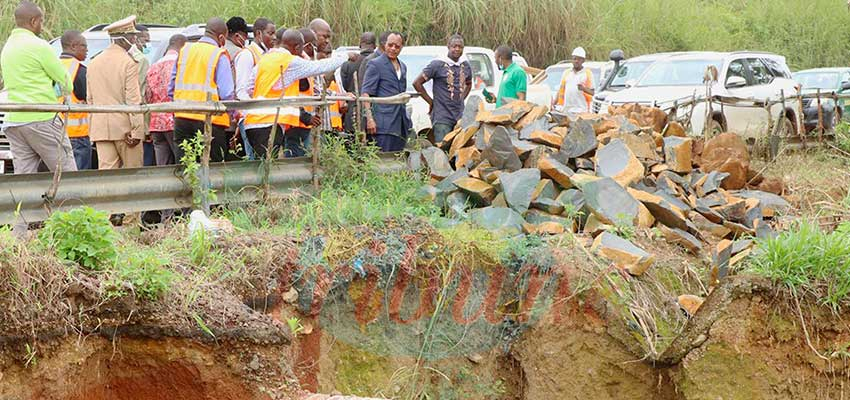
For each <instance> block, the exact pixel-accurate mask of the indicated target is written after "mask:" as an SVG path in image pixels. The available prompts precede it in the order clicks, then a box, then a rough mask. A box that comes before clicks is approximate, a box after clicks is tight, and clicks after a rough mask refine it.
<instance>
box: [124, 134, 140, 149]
mask: <svg viewBox="0 0 850 400" xmlns="http://www.w3.org/2000/svg"><path fill="white" fill-rule="evenodd" d="M141 142H142V141H141V140H139V139H136V138H134V137H132V136H130V134H129V133H128V134H126V135H124V143H127V146H130V147H136V146H138V145H139V143H141Z"/></svg>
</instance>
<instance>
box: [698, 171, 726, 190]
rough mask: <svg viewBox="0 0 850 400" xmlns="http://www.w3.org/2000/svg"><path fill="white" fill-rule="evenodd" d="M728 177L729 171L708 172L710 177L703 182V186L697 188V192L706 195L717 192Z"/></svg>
mask: <svg viewBox="0 0 850 400" xmlns="http://www.w3.org/2000/svg"><path fill="white" fill-rule="evenodd" d="M728 177H729V173H727V172H718V171H711V172H710V173H709V174H708V178H706V180H705V183H703V184H702V187H701V188H700V189H699V190H697V193H698V194H700V195H702V196H705V195H708V194H709V193H712V192H716V191H717V189H720V184H722V183H723V180H724V179H726V178H728ZM700 192H701V193H700Z"/></svg>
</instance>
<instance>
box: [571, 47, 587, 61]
mask: <svg viewBox="0 0 850 400" xmlns="http://www.w3.org/2000/svg"><path fill="white" fill-rule="evenodd" d="M573 57H581V58H587V52H585V51H584V47H576V48H575V50H573Z"/></svg>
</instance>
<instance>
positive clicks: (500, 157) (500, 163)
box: [481, 126, 522, 172]
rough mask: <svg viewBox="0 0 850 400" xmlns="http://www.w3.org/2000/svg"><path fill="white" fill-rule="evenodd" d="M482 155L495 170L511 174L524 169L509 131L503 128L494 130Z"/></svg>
mask: <svg viewBox="0 0 850 400" xmlns="http://www.w3.org/2000/svg"><path fill="white" fill-rule="evenodd" d="M481 154H482V156H484V158H485V159H486V160H487V161H489V162H490V165H492V166H493V167H495V168H498V169H501V170H507V171H509V172H512V171H516V170H518V169H520V168H522V162H521V161H520V160H519V156H517V155H516V152H515V151H514V146H513V143H512V142H511V138H510V136H509V135H508V131H507V129H505V128H504V127H502V126H499V127H496V128H495V129H494V130H493V133H492V134H491V135H490V138H489V140H488V141H487V142H486V144H485V147H484V151H483V152H482V153H481Z"/></svg>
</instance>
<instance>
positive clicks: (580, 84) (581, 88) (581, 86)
mask: <svg viewBox="0 0 850 400" xmlns="http://www.w3.org/2000/svg"><path fill="white" fill-rule="evenodd" d="M578 90H579V91H581V92H583V93H590V88H588V87H587V86H584V84H583V83H579V84H578Z"/></svg>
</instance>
